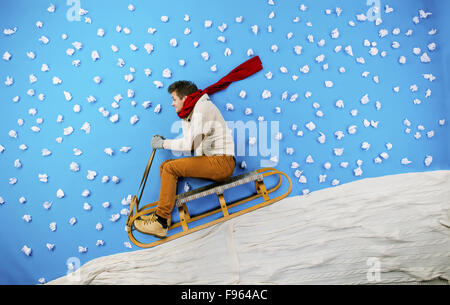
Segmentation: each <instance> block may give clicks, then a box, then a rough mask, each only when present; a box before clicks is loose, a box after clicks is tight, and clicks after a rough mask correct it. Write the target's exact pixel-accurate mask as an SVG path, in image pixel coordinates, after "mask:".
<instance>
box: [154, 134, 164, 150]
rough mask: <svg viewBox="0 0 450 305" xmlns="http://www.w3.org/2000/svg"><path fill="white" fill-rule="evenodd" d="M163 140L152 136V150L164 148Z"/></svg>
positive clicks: (160, 137) (158, 136) (157, 136)
mask: <svg viewBox="0 0 450 305" xmlns="http://www.w3.org/2000/svg"><path fill="white" fill-rule="evenodd" d="M164 139H165V138H164V137H162V136H160V135H154V136H153V138H152V148H153V149H158V148H164V147H163V141H164Z"/></svg>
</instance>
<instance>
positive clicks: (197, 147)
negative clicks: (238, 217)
mask: <svg viewBox="0 0 450 305" xmlns="http://www.w3.org/2000/svg"><path fill="white" fill-rule="evenodd" d="M168 91H169V93H170V94H171V95H172V106H173V107H174V108H175V111H176V112H177V114H178V115H179V116H180V118H182V128H183V137H182V138H179V139H173V140H169V139H165V138H164V137H162V136H159V135H155V136H153V139H152V147H153V148H154V149H170V150H173V151H182V152H191V153H192V152H195V156H193V157H183V158H178V159H169V160H166V161H164V162H163V163H162V164H161V167H160V175H161V188H160V193H159V199H158V205H157V208H156V212H155V213H154V214H151V215H150V216H143V217H141V219H137V220H135V222H134V226H135V228H136V229H137V230H138V231H139V232H142V233H147V234H151V235H154V236H157V237H160V238H162V237H165V236H166V235H167V230H168V227H169V226H170V218H171V217H170V215H171V213H172V210H173V208H174V206H175V198H176V191H177V182H178V178H179V177H194V178H203V179H211V180H214V181H222V180H226V179H228V178H229V177H231V176H232V174H233V172H234V168H235V166H236V159H235V157H234V141H233V135H232V133H231V130H230V129H229V128H228V127H227V125H226V122H225V120H224V118H223V116H222V114H221V113H220V111H219V109H218V108H217V107H216V106H215V105H214V104H213V103H212V102H211V100H210V98H209V96H208V94H207V93H203V91H201V90H198V89H197V86H196V85H195V84H194V83H192V82H190V81H177V82H174V83H173V84H171V85H170V86H169V88H168ZM195 94H197V98H196V100H195V101H194V102H192V98H191V99H190V100H188V102H187V104H186V105H185V101H186V100H187V98H188V97H189V96H190V97H192V96H194V95H195Z"/></svg>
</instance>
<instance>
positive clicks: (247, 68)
mask: <svg viewBox="0 0 450 305" xmlns="http://www.w3.org/2000/svg"><path fill="white" fill-rule="evenodd" d="M260 70H262V64H261V60H260V59H259V56H255V57H252V58H251V59H249V60H247V61H246V62H244V63H242V64H240V65H239V66H238V67H236V68H234V69H233V70H232V71H231V72H230V73H228V74H227V75H225V76H224V77H223V78H221V79H220V80H219V81H218V82H217V83H215V84H213V85H211V86H209V87H208V88H206V89H204V90H201V89H199V90H197V91H195V92H194V93H192V94H190V95H188V97H187V98H186V100H185V101H184V104H183V107H182V108H181V110H180V112H179V113H178V116H179V117H180V118H182V119H184V118H186V117H187V116H188V115H189V114H190V113H191V111H192V109H194V106H195V104H196V103H197V101H198V100H199V99H200V97H202V95H203V94H205V93H206V94H208V95H210V94H214V93H216V92H217V91H221V90H224V89H225V88H227V87H228V86H229V85H230V84H231V83H232V82H235V81H238V80H242V79H244V78H247V77H249V76H250V75H253V74H255V73H256V72H258V71H260Z"/></svg>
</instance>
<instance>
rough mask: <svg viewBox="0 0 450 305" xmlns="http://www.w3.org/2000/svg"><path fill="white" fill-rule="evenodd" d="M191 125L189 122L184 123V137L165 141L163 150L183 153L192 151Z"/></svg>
mask: <svg viewBox="0 0 450 305" xmlns="http://www.w3.org/2000/svg"><path fill="white" fill-rule="evenodd" d="M189 125H190V124H189ZM189 125H188V123H187V122H184V121H183V122H182V128H183V137H182V138H177V139H165V140H164V141H163V148H164V149H170V150H175V151H183V152H189V151H191V149H192V139H193V138H192V137H191V130H190V126H189Z"/></svg>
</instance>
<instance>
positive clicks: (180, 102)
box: [172, 91, 187, 113]
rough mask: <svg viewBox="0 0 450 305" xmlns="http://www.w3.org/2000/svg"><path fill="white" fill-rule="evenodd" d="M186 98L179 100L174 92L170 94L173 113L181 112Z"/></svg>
mask: <svg viewBox="0 0 450 305" xmlns="http://www.w3.org/2000/svg"><path fill="white" fill-rule="evenodd" d="M186 98H187V96H185V97H183V98H182V99H180V97H179V96H178V94H177V92H176V91H174V92H172V106H173V107H175V111H176V112H177V113H178V112H180V111H181V108H183V104H184V101H185V100H186Z"/></svg>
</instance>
